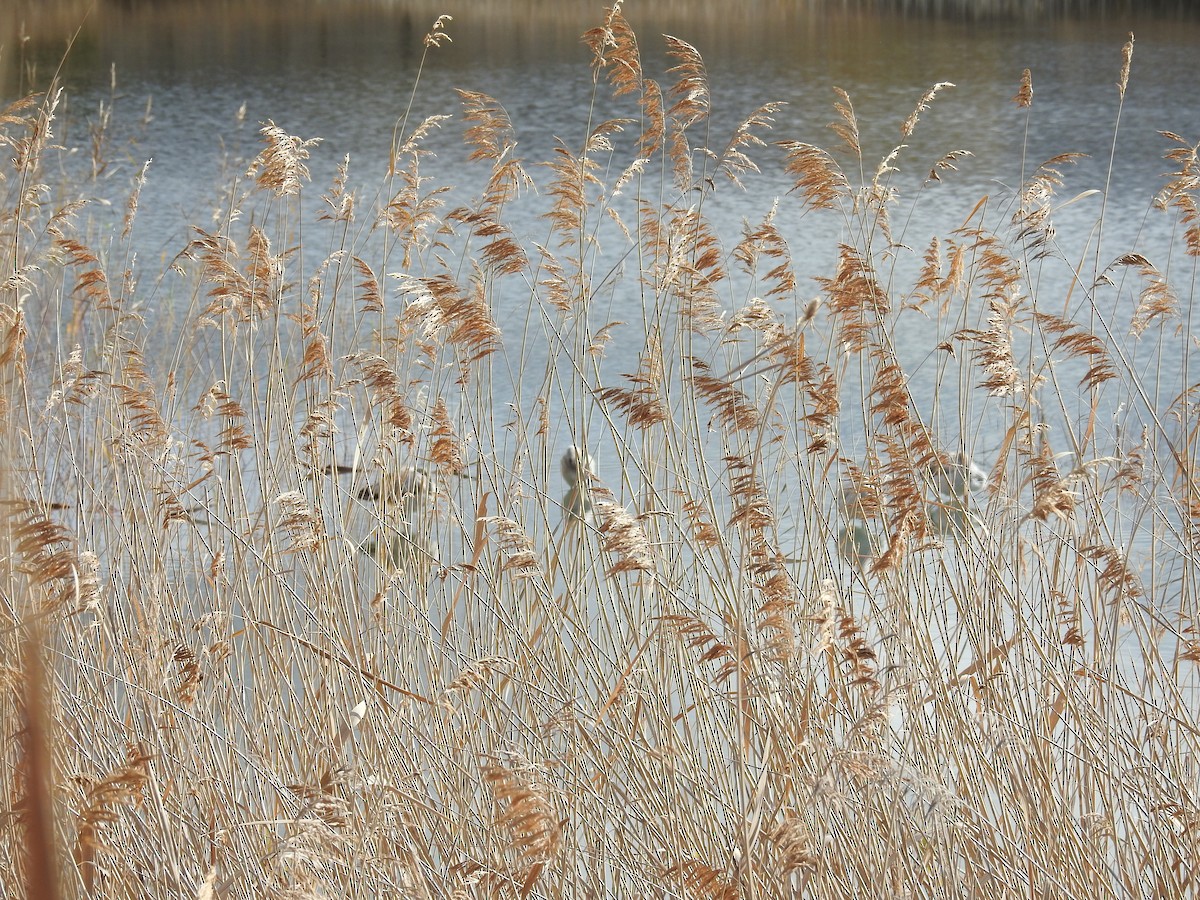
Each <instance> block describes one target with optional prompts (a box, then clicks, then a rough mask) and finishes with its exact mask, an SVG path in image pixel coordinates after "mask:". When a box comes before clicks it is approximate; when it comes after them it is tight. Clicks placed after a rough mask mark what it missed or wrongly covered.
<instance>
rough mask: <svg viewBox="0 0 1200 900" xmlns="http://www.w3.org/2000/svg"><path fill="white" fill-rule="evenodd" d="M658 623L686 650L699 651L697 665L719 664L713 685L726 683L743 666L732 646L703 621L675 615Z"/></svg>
mask: <svg viewBox="0 0 1200 900" xmlns="http://www.w3.org/2000/svg"><path fill="white" fill-rule="evenodd" d="M660 621H661V622H662V623H663V624H664V625H665V626H666V627H667V631H668V632H669V633H670V634H672V635H674V637H675V638H676V639H678V640H679V641H681V642H682V643H683V645H684V646H685V647H686V648H687V649H689V650H698V651H700V655H699V656H698V657H696V663H697V665H699V664H702V663H706V662H719V663H720V664H721V665H720V666H719V667H718V668H717V671H716V672H715V673H714V675H713V681H714V682H715V683H720V682H722V681H727V680H728V679H729V678H731V677H732V676H733V675H735V674H736V673H737V671H738V666H739V664H740V665H745V660H742V661H740V662H739V660H738V654H737V652H736V650H735V649H734V646H733V645H732V644H729V643H726V642H725V641H723V640H721V638H720V637H718V636H717V634H716V632H714V631H713V630H712V626H710V625H709V624H708V623H707V622H705V621H704V620H703V619H700V618H698V617H696V616H692V615H686V614H683V613H675V614H671V615H666V616H662V617H661V619H660Z"/></svg>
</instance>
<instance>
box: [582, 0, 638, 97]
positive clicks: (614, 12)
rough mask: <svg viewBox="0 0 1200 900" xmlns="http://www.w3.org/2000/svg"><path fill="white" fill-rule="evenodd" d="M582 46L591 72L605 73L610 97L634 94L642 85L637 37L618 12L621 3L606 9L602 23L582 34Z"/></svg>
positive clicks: (623, 16)
mask: <svg viewBox="0 0 1200 900" xmlns="http://www.w3.org/2000/svg"><path fill="white" fill-rule="evenodd" d="M583 43H585V44H587V46H588V48H589V49H590V50H591V51H592V69H593V71H594V72H599V71H600V70H602V69H605V70H607V71H608V80H609V83H610V84H611V85H612V88H613V96H614V97H621V96H624V95H625V94H636V93H637V92H638V91H639V90H640V89H641V86H642V60H641V55H640V54H639V53H638V45H637V35H635V34H634V32H633V29H632V28H630V27H629V22H628V21H626V19H625V14H624V13H623V12H622V11H621V3H620V0H618V2H616V3H614V4H613V5H612V7H611V8H610V9H609V10H608V16H607V17H606V19H605V21H604V24H603V25H602V26H600V27H599V28H592V29H590V30H588V31H586V32H584V35H583Z"/></svg>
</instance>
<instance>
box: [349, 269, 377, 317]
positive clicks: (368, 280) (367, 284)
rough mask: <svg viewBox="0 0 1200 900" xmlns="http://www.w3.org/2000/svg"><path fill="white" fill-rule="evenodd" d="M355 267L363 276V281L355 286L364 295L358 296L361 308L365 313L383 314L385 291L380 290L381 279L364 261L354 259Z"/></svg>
mask: <svg viewBox="0 0 1200 900" xmlns="http://www.w3.org/2000/svg"><path fill="white" fill-rule="evenodd" d="M354 267H355V268H356V269H358V273H359V274H360V275H361V276H362V281H360V282H359V283H358V284H356V285H355V287H356V288H358V290H359V291H361V292H362V293H360V294H359V296H358V302H359V306H360V308H361V309H362V311H363V312H365V313H381V312H383V291H382V290H380V288H379V279H378V278H377V277H376V275H375V272H374V271H373V270H372V269H371V267H370V265H368V264H367V263H366V262H365V261H364V260H362V259H360V258H359V257H357V256H356V257H354Z"/></svg>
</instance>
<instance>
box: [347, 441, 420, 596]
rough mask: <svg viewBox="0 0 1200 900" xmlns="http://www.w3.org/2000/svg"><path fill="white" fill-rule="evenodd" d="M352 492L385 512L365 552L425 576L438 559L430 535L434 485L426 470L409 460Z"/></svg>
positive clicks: (398, 567)
mask: <svg viewBox="0 0 1200 900" xmlns="http://www.w3.org/2000/svg"><path fill="white" fill-rule="evenodd" d="M355 496H357V497H358V499H359V500H372V501H374V502H375V503H376V504H378V505H379V506H380V508H381V512H382V513H383V516H384V519H383V521H381V522H380V523H379V529H378V534H379V535H380V537H379V539H375V540H370V541H367V542H366V543H365V544H364V545H363V550H364V552H366V553H368V554H369V555H371V556H373V557H375V558H376V559H377V560H379V561H380V562H381V563H383V562H390V563H391V565H392V566H393V567H394V568H395V569H397V570H399V571H404V572H409V573H412V574H414V575H416V576H417V577H418V578H423V577H425V576H427V575H428V574H429V572H430V571H431V570H432V568H433V566H434V565H435V563H436V562H437V548H436V546H435V545H434V543H433V541H432V540H431V539H430V532H431V529H432V526H433V514H434V504H435V502H436V497H437V486H436V484H435V483H434V481H433V478H432V476H431V475H430V473H429V471H428V470H427V469H425V468H423V467H421V466H418V465H412V464H406V465H402V466H398V467H396V468H394V469H387V470H385V471H384V472H383V473H382V474H381V475H380V477H379V480H378V481H377V482H376V483H375V484H368V485H367V486H366V487H364V488H362V489H361V490H360V491H359V492H358V493H357V494H356V495H355Z"/></svg>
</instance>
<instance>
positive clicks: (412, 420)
mask: <svg viewBox="0 0 1200 900" xmlns="http://www.w3.org/2000/svg"><path fill="white" fill-rule="evenodd" d="M349 360H350V362H351V363H353V364H354V365H356V366H357V367H358V370H359V372H361V373H362V379H363V384H365V385H366V387H367V391H368V392H369V395H370V397H371V402H372V404H374V406H376V407H377V408H378V409H379V410H380V412H381V413H382V415H383V424H384V425H386V426H388V427H389V428H393V429H395V430H396V432H397V434H398V436H399V438H400V440H401V442H402V443H406V444H413V443H415V442H416V439H417V436H416V430H415V429H416V417H415V416H414V414H413V411H412V409H411V408H410V407H409V405H408V402H407V401H406V400H405V396H404V395H405V391H406V390H407V385H406V384H405V383H404V381H403V379H401V377H400V375H399V373H398V372H397V371H396V370H395V368H393V366H392V364H391V363H390V362H388V361H387V360H386V359H384V358H383V357H382V356H376V355H374V354H367V353H362V354H355V355H353V356H351V357H349Z"/></svg>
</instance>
